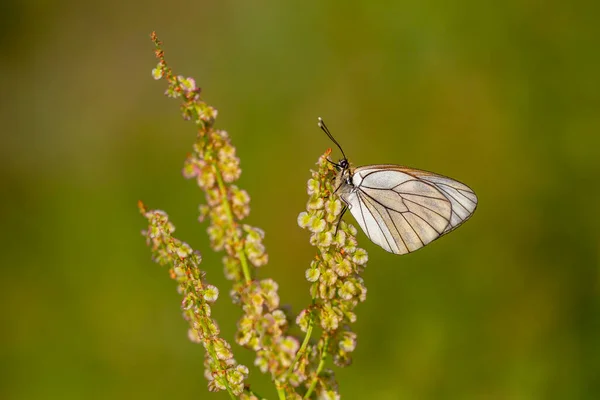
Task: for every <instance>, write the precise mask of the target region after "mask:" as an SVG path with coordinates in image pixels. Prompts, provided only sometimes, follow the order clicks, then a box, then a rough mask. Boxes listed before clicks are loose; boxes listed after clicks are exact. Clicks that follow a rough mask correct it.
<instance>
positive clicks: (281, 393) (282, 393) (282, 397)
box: [275, 382, 286, 400]
mask: <svg viewBox="0 0 600 400" xmlns="http://www.w3.org/2000/svg"><path fill="white" fill-rule="evenodd" d="M275 386H276V387H277V397H278V398H279V400H286V399H285V390H284V389H283V387H282V386H281V384H279V383H278V382H275Z"/></svg>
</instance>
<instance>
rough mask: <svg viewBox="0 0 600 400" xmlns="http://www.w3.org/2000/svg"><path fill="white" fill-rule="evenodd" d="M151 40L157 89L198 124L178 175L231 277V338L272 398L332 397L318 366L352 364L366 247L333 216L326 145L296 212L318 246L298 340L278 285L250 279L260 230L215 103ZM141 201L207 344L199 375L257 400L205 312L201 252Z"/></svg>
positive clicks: (162, 258) (207, 292)
mask: <svg viewBox="0 0 600 400" xmlns="http://www.w3.org/2000/svg"><path fill="white" fill-rule="evenodd" d="M152 39H153V41H154V43H155V45H156V56H157V58H158V66H157V67H156V68H155V69H154V70H153V71H152V74H153V76H154V78H155V79H164V80H166V81H167V83H168V88H167V90H166V93H165V94H166V95H167V96H169V97H173V98H176V99H179V100H180V101H181V102H182V105H181V111H182V116H183V118H184V119H186V120H191V121H193V122H194V123H195V125H196V127H197V136H196V142H195V143H194V146H193V151H192V153H191V154H190V155H189V156H188V157H187V159H186V161H185V164H184V168H183V175H184V176H185V177H186V178H188V179H195V181H196V182H197V184H198V186H199V187H200V189H201V190H202V191H203V192H204V195H205V200H206V202H205V204H202V205H200V207H199V220H200V221H205V220H208V221H209V226H208V228H207V232H208V237H209V239H210V243H211V247H212V248H213V250H215V251H224V252H225V255H224V256H223V266H224V273H225V276H226V277H227V278H228V279H229V280H231V281H232V288H231V290H230V294H231V297H232V299H233V302H234V303H235V304H237V305H239V306H240V308H241V310H242V312H243V314H242V316H241V317H240V319H239V321H238V330H237V333H236V337H235V340H236V342H237V343H238V344H239V345H241V346H243V347H245V348H247V349H250V350H252V351H254V352H256V358H255V365H256V366H257V367H258V369H259V370H260V371H261V372H263V373H269V374H270V375H271V378H272V380H273V382H274V383H275V386H276V389H277V395H278V397H279V399H280V400H284V399H301V398H304V399H308V398H313V397H314V396H316V395H318V397H319V398H323V399H335V398H339V394H338V389H337V383H336V381H335V378H334V375H333V372H332V371H330V370H328V369H325V363H326V360H327V359H328V358H329V357H331V358H332V359H333V361H334V363H335V364H337V365H340V366H345V365H348V364H349V363H350V362H351V358H350V353H352V351H353V350H354V348H355V347H356V335H355V334H354V333H353V332H352V331H351V330H350V328H349V326H350V323H352V322H354V321H355V320H356V316H355V314H354V308H355V307H356V305H357V304H358V303H359V302H362V301H364V300H365V296H366V288H365V286H364V283H363V281H362V279H361V278H360V276H359V273H360V272H361V271H362V269H363V268H364V266H365V264H366V261H367V254H366V252H365V251H364V250H363V249H360V248H357V244H356V238H355V235H356V229H355V228H354V227H352V226H351V225H348V224H346V223H344V222H341V223H338V221H339V219H340V217H341V216H340V214H341V212H342V203H341V202H340V200H339V199H338V198H337V196H336V195H335V193H334V188H333V187H332V182H334V180H335V179H334V178H335V170H334V169H333V168H332V166H331V164H330V163H329V162H328V161H327V156H328V155H329V153H326V154H324V155H323V156H321V158H320V159H319V162H318V170H317V171H315V172H313V173H312V178H311V179H310V180H309V182H308V194H309V196H310V199H309V201H308V205H307V212H303V213H301V214H300V216H299V217H298V221H299V224H300V226H302V227H304V228H306V229H308V230H310V231H311V232H312V234H311V238H310V242H311V244H313V245H314V246H316V247H317V255H316V257H315V260H314V261H313V262H312V263H311V266H310V268H309V269H308V270H307V271H306V279H307V280H308V281H309V282H311V289H310V291H311V296H312V304H311V306H309V307H308V308H306V309H304V310H303V311H302V312H300V314H299V315H298V317H297V318H296V323H297V324H298V325H299V327H300V329H301V330H302V331H303V332H305V335H304V338H303V340H301V339H299V338H297V337H295V336H293V335H290V334H289V328H290V325H291V324H292V323H293V318H291V317H290V316H289V315H287V314H286V312H285V311H284V310H283V308H282V307H281V305H280V298H279V294H278V285H277V283H276V282H274V281H273V280H271V279H263V280H256V279H255V278H254V268H257V267H261V266H263V265H265V264H266V263H267V261H268V255H267V253H266V250H265V246H264V244H263V238H264V233H263V231H262V230H260V229H259V228H256V227H252V226H250V225H246V224H243V223H242V220H243V219H244V218H246V217H247V216H248V214H249V213H250V196H249V195H248V193H247V192H246V191H245V190H243V189H240V188H238V187H237V186H236V185H235V184H234V183H235V182H236V181H237V180H238V179H239V177H240V175H241V168H240V160H239V158H238V157H237V156H236V150H235V147H234V146H233V145H232V143H231V140H230V138H229V135H228V134H227V132H225V131H223V130H218V129H215V128H213V124H214V122H215V118H216V116H217V110H215V109H214V108H213V107H211V106H209V105H208V104H206V103H205V102H204V101H203V100H202V99H201V97H200V92H201V90H200V88H198V87H197V86H196V83H195V81H194V80H193V79H192V78H185V77H182V76H177V75H174V74H173V73H172V71H171V69H170V68H169V67H168V66H167V63H166V62H165V59H164V54H163V51H162V50H161V48H160V44H161V43H160V41H159V40H158V38H157V37H156V35H155V34H153V36H152ZM140 209H141V211H142V213H143V214H144V215H145V216H146V217H147V218H148V220H149V228H148V230H147V231H146V232H145V235H146V237H147V241H148V243H149V244H150V245H151V246H152V250H153V256H154V259H155V260H156V261H157V262H159V263H161V264H162V265H169V266H171V276H172V278H173V279H175V280H176V281H177V282H178V284H179V291H180V292H181V293H182V295H183V296H184V300H183V302H182V308H183V310H184V316H185V318H186V319H187V320H188V321H190V327H191V328H190V333H189V337H190V339H191V340H192V341H194V342H199V343H203V344H204V347H205V349H206V358H205V367H206V369H205V371H206V372H205V375H206V378H207V379H208V381H209V388H210V390H227V391H228V392H229V394H230V396H231V397H232V398H235V397H238V396H239V398H242V399H257V398H260V396H258V395H257V394H256V393H255V392H253V391H252V390H251V389H250V387H249V386H248V385H245V383H244V381H245V379H246V377H247V375H248V369H247V368H246V367H244V366H242V365H238V364H236V363H235V361H234V359H233V353H232V349H231V347H230V346H229V344H228V343H227V342H226V341H224V340H223V339H221V338H219V337H218V334H219V329H218V327H217V325H216V323H215V321H213V320H212V319H211V318H210V307H209V305H210V303H211V302H213V301H214V300H216V298H217V296H218V293H219V291H218V289H217V288H216V287H214V286H211V285H208V284H206V283H205V282H204V273H203V272H201V271H200V270H199V269H198V264H199V262H200V255H199V254H198V253H197V252H194V251H192V250H191V248H190V247H189V246H188V245H187V244H185V243H183V242H180V241H178V240H177V239H174V238H172V236H170V235H171V233H172V232H173V230H174V227H173V225H172V224H171V223H170V222H169V221H168V218H167V216H166V214H165V213H164V212H162V211H146V209H145V207H144V206H143V205H141V203H140ZM315 326H320V328H321V330H322V334H321V337H320V338H319V339H318V340H317V341H316V342H311V336H312V332H313V327H315Z"/></svg>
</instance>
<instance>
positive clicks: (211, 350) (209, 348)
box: [199, 318, 237, 399]
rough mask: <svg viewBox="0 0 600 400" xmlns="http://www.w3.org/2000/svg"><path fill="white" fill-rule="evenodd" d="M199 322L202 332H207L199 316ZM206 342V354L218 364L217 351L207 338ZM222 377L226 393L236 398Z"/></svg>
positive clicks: (225, 377) (225, 378)
mask: <svg viewBox="0 0 600 400" xmlns="http://www.w3.org/2000/svg"><path fill="white" fill-rule="evenodd" d="M199 322H200V325H201V326H202V329H203V330H204V332H208V327H207V326H206V324H205V323H204V320H203V319H202V318H200V319H199ZM207 342H208V343H207V344H208V345H207V346H206V350H207V351H208V354H210V357H211V358H212V359H213V361H214V362H215V363H216V364H217V365H220V364H221V361H220V360H219V357H218V356H217V352H216V351H215V348H214V346H213V344H212V343H211V342H210V340H207ZM222 379H223V380H222V381H221V383H223V385H224V386H225V388H226V389H227V393H229V397H231V398H232V399H236V398H237V397H236V396H235V394H234V393H233V390H231V388H230V387H229V382H228V381H227V376H223V377H222Z"/></svg>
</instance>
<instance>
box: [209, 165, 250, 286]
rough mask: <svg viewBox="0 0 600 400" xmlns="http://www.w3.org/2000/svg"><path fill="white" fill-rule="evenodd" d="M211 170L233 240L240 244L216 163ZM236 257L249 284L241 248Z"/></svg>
mask: <svg viewBox="0 0 600 400" xmlns="http://www.w3.org/2000/svg"><path fill="white" fill-rule="evenodd" d="M213 169H214V171H215V175H216V176H217V184H218V185H219V191H220V192H221V202H222V203H223V208H225V213H226V214H227V219H228V220H229V225H230V226H231V230H232V234H233V238H234V240H235V241H236V242H237V243H240V242H241V240H240V238H239V237H238V234H237V230H236V229H235V218H234V217H233V213H232V212H231V206H230V205H229V200H228V199H227V188H226V187H225V183H224V182H223V178H222V177H221V171H219V168H217V165H216V163H213ZM237 257H238V259H239V260H240V264H242V271H243V273H244V279H245V280H246V283H250V282H251V281H252V276H251V275H250V268H249V267H248V260H247V259H246V253H245V252H244V248H243V247H240V249H238V250H237Z"/></svg>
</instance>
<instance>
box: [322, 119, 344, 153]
mask: <svg viewBox="0 0 600 400" xmlns="http://www.w3.org/2000/svg"><path fill="white" fill-rule="evenodd" d="M318 125H319V128H321V130H322V131H323V132H325V134H326V135H327V136H328V137H329V139H331V141H332V142H333V143H335V145H336V146H337V147H338V149H340V151H341V152H342V155H343V156H344V159H345V160H347V157H346V154H344V150H342V146H340V144H339V143H338V142H337V140H335V139H334V138H333V135H332V134H331V132H329V128H327V125H325V122H323V118H321V117H319V124H318Z"/></svg>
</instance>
